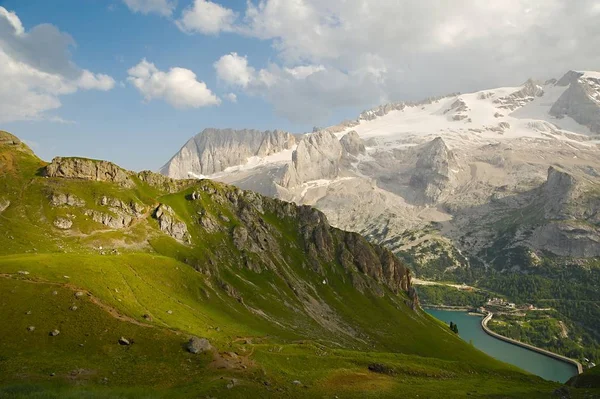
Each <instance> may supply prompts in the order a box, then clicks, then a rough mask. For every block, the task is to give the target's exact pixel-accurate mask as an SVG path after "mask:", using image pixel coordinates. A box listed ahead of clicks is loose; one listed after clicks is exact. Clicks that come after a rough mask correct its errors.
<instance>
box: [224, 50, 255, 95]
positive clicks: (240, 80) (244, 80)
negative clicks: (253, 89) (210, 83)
mask: <svg viewBox="0 0 600 399" xmlns="http://www.w3.org/2000/svg"><path fill="white" fill-rule="evenodd" d="M214 67H215V69H216V71H217V77H218V78H219V79H220V80H222V81H223V82H225V83H227V84H229V85H233V86H240V87H247V86H248V84H249V83H250V81H251V80H252V79H253V75H254V68H252V67H249V66H248V59H247V58H246V57H241V56H239V55H237V53H230V54H226V55H224V56H222V57H221V58H220V59H219V60H218V61H217V62H215V63H214Z"/></svg>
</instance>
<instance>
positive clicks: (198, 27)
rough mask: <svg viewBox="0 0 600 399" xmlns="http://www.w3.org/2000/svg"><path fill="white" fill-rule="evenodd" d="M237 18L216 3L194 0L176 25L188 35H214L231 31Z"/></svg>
mask: <svg viewBox="0 0 600 399" xmlns="http://www.w3.org/2000/svg"><path fill="white" fill-rule="evenodd" d="M236 18H237V16H236V14H235V12H233V10H230V9H228V8H225V7H223V6H221V5H219V4H217V3H213V2H211V1H207V0H194V3H193V4H192V5H190V6H189V7H188V8H186V9H185V10H183V12H182V14H181V19H179V20H178V21H177V22H176V23H177V26H178V27H179V29H181V30H182V31H184V32H188V33H193V32H197V33H204V34H208V35H216V34H218V33H219V32H222V31H224V32H229V31H232V30H233V24H234V22H235V19H236Z"/></svg>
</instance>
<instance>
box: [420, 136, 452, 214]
mask: <svg viewBox="0 0 600 399" xmlns="http://www.w3.org/2000/svg"><path fill="white" fill-rule="evenodd" d="M453 160H454V157H453V154H452V152H451V151H450V150H449V149H448V147H447V146H446V143H444V140H442V138H441V137H437V138H436V139H434V140H433V141H431V142H429V143H427V144H424V145H423V146H422V147H421V148H420V151H419V153H418V156H417V163H416V167H415V169H414V172H413V174H412V176H411V178H410V186H411V187H413V188H414V189H415V191H416V192H417V196H418V198H417V200H418V201H421V202H423V203H424V204H433V203H436V202H437V201H438V200H439V199H440V197H441V196H442V194H443V193H444V191H445V190H446V188H448V187H449V186H450V177H451V174H450V163H451V162H453Z"/></svg>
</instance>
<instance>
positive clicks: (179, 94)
mask: <svg viewBox="0 0 600 399" xmlns="http://www.w3.org/2000/svg"><path fill="white" fill-rule="evenodd" d="M127 73H128V74H129V77H128V78H127V80H128V81H129V82H130V83H131V84H132V85H133V86H134V87H135V88H136V89H137V90H138V91H139V92H140V93H141V94H142V95H143V96H144V99H145V100H146V101H150V100H153V99H156V98H162V99H164V100H165V101H166V102H168V103H169V104H171V105H172V106H174V107H176V108H200V107H206V106H210V105H219V104H220V103H221V100H220V99H219V98H218V97H217V96H215V95H214V94H213V93H212V92H211V91H210V89H209V88H208V87H207V86H206V84H205V83H204V82H202V81H198V80H197V79H196V74H195V73H194V72H192V71H190V70H189V69H185V68H171V69H169V71H168V72H163V71H160V70H159V69H158V68H156V66H155V65H154V64H153V63H151V62H148V61H146V59H143V60H142V61H140V63H139V64H137V65H136V66H134V67H132V68H130V69H129V70H128V71H127Z"/></svg>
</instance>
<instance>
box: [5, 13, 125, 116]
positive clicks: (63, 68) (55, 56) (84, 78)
mask: <svg viewBox="0 0 600 399" xmlns="http://www.w3.org/2000/svg"><path fill="white" fill-rule="evenodd" d="M74 44H75V42H74V40H73V38H71V37H70V36H69V35H67V34H65V33H62V32H60V31H59V30H58V29H57V28H56V27H54V26H52V25H49V24H42V25H38V26H35V27H33V28H32V29H31V30H29V31H26V29H25V27H24V26H23V24H22V23H21V20H20V19H19V17H18V16H17V15H16V14H15V13H14V12H10V11H8V10H7V9H5V8H4V7H0V122H10V121H17V120H30V119H40V118H47V119H48V120H54V119H55V118H56V117H52V116H47V115H46V114H45V113H46V112H47V111H50V110H54V109H57V108H60V106H61V102H60V99H59V97H60V96H62V95H67V94H72V93H75V92H77V91H78V90H102V91H107V90H110V89H112V88H113V87H114V85H115V81H114V79H113V78H111V77H110V76H108V75H103V74H95V73H93V72H90V71H88V70H85V69H83V70H82V69H81V68H79V67H78V66H77V65H75V64H74V63H73V61H72V60H71V54H70V52H69V49H70V48H71V47H72V46H73V45H74Z"/></svg>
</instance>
